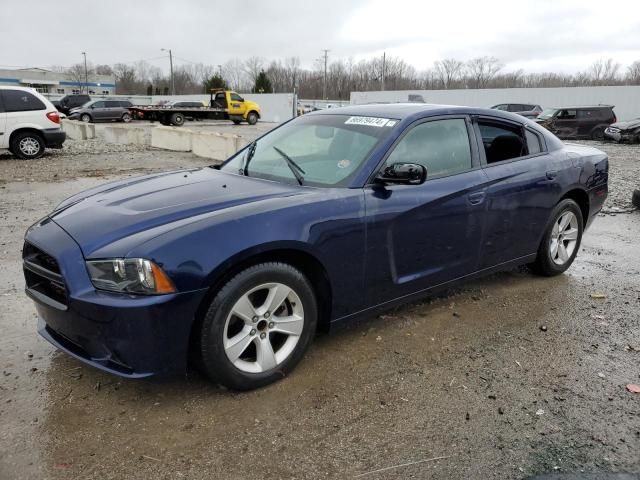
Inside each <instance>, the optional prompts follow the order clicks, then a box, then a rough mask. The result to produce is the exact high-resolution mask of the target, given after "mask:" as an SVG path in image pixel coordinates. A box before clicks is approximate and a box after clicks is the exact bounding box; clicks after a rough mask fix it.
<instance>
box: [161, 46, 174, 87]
mask: <svg viewBox="0 0 640 480" xmlns="http://www.w3.org/2000/svg"><path fill="white" fill-rule="evenodd" d="M160 51H162V52H169V70H170V71H171V95H175V94H176V84H175V82H174V81H173V54H172V53H171V49H168V50H167V49H166V48H161V49H160Z"/></svg>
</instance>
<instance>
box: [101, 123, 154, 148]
mask: <svg viewBox="0 0 640 480" xmlns="http://www.w3.org/2000/svg"><path fill="white" fill-rule="evenodd" d="M91 126H92V127H94V125H91ZM102 134H103V136H104V141H105V142H106V143H116V144H118V145H149V137H148V136H147V135H146V133H145V129H144V128H141V127H131V126H128V125H110V126H108V127H105V128H104V129H103V131H102Z"/></svg>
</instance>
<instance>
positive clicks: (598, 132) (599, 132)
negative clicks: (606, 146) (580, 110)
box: [591, 127, 604, 140]
mask: <svg viewBox="0 0 640 480" xmlns="http://www.w3.org/2000/svg"><path fill="white" fill-rule="evenodd" d="M603 139H604V128H602V127H596V128H594V129H593V130H591V140H603Z"/></svg>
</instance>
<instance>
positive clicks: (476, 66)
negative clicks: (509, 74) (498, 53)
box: [466, 57, 502, 88]
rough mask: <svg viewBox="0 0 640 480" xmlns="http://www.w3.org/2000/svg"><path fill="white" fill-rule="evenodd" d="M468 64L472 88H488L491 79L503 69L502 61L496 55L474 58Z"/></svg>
mask: <svg viewBox="0 0 640 480" xmlns="http://www.w3.org/2000/svg"><path fill="white" fill-rule="evenodd" d="M466 66H467V75H468V84H469V86H470V88H486V87H487V86H488V83H489V81H490V80H491V79H492V78H493V77H494V76H495V75H496V73H498V72H499V71H500V70H501V69H502V63H500V60H498V59H497V58H496V57H477V58H473V59H471V60H469V61H468V62H467V65H466Z"/></svg>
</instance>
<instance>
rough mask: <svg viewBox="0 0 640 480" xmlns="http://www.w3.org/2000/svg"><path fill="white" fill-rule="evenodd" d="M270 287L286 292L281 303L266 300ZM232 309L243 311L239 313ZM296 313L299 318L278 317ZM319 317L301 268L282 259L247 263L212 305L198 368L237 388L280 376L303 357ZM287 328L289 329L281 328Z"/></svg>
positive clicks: (201, 339) (202, 328) (204, 324)
mask: <svg viewBox="0 0 640 480" xmlns="http://www.w3.org/2000/svg"><path fill="white" fill-rule="evenodd" d="M272 292H273V293H274V294H276V295H283V294H285V293H286V295H287V296H286V297H284V300H283V301H281V302H280V303H279V304H278V302H277V301H275V304H277V305H276V310H275V311H270V310H271V309H270V308H269V307H268V305H267V303H268V300H269V296H270V294H271V293H272ZM276 292H277V293H276ZM278 305H279V306H278ZM272 306H273V305H272ZM234 312H241V313H242V312H245V313H244V314H243V316H242V317H241V316H240V315H238V314H236V313H234ZM294 316H296V317H298V320H295V321H292V320H288V321H286V322H283V321H281V320H276V319H283V318H285V317H287V318H288V319H291V318H293V317H294ZM317 317H318V314H317V304H316V298H315V294H314V291H313V288H312V287H311V285H310V283H309V281H308V280H307V278H306V277H305V276H304V275H303V274H302V273H301V272H299V271H298V270H297V269H295V268H294V267H292V266H291V265H288V264H284V263H262V264H259V265H255V266H253V267H249V268H247V269H246V270H244V271H242V272H241V273H239V274H238V275H236V276H235V277H233V278H232V279H231V280H229V282H227V284H226V285H225V286H224V287H222V289H221V290H220V291H219V292H218V293H217V294H216V296H215V297H214V299H213V301H212V302H211V304H210V305H209V308H208V310H207V313H206V314H205V316H204V319H203V321H202V323H201V325H200V327H199V329H200V331H199V335H198V336H197V337H196V338H197V342H198V347H197V350H198V351H197V352H196V353H199V355H200V359H199V364H200V368H201V369H202V370H203V372H204V373H205V375H207V377H209V378H210V379H211V380H212V381H213V382H215V383H219V384H222V385H224V386H226V387H228V388H231V389H234V390H252V389H255V388H259V387H263V386H265V385H268V384H270V383H273V382H275V381H277V380H280V379H281V378H283V377H285V376H286V375H287V374H288V373H289V372H291V371H292V370H293V368H294V367H295V366H296V365H297V364H298V362H299V361H300V360H301V359H302V357H303V355H304V353H305V351H306V350H307V347H308V346H309V344H310V343H311V340H312V338H313V335H314V334H315V331H316V324H317ZM285 328H288V329H289V330H290V332H289V333H288V334H285V333H280V332H281V331H282V330H281V329H285ZM279 330H280V332H279ZM236 338H237V339H238V340H237V341H236V342H231V340H233V339H236ZM238 345H240V348H237V346H238ZM225 347H226V348H225ZM234 347H235V348H234ZM274 352H275V353H274ZM278 356H280V358H278Z"/></svg>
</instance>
